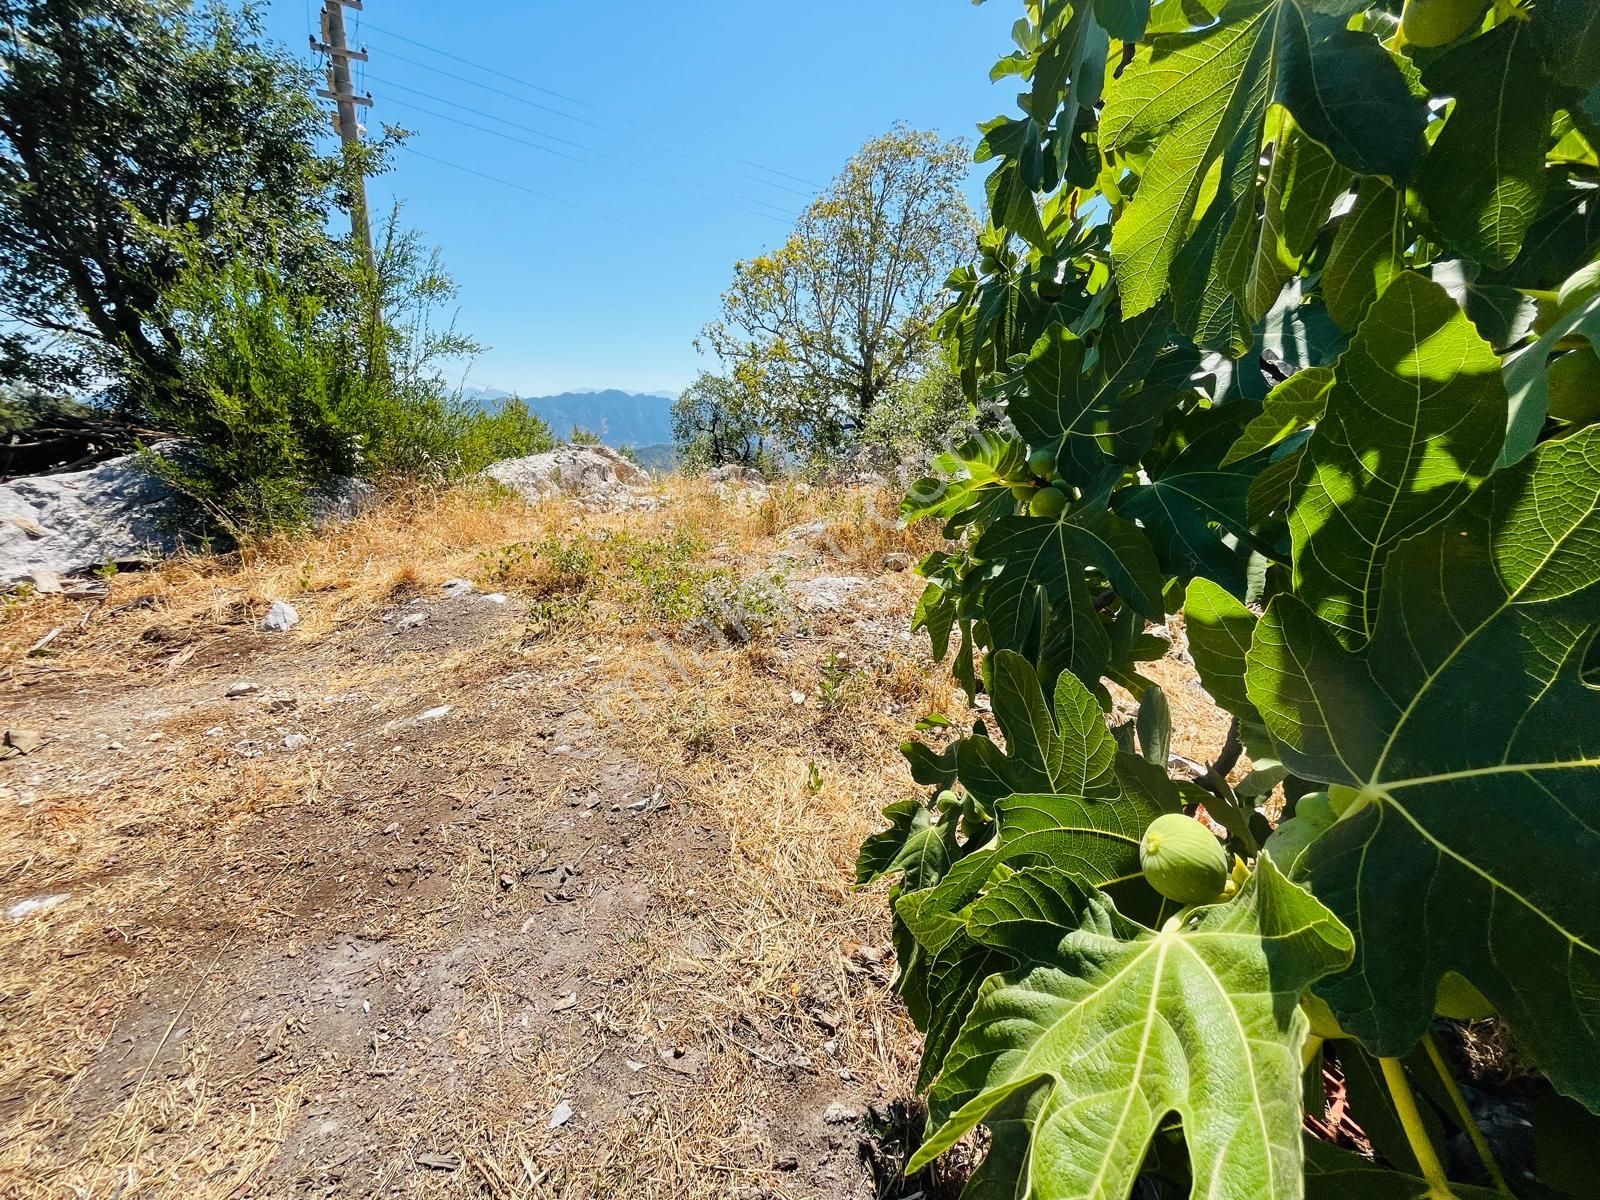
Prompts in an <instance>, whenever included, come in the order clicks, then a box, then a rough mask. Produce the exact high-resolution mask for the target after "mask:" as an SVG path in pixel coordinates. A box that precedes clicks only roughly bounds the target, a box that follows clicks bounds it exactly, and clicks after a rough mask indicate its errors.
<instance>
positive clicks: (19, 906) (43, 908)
mask: <svg viewBox="0 0 1600 1200" xmlns="http://www.w3.org/2000/svg"><path fill="white" fill-rule="evenodd" d="M68 899H70V897H69V896H68V895H67V893H66V892H57V893H56V894H55V895H53V896H29V897H28V898H27V899H26V900H18V901H17V902H16V903H15V904H13V905H12V906H11V907H10V908H8V909H6V916H7V917H9V918H10V919H11V920H13V921H21V920H23V919H25V918H27V917H32V916H36V915H37V914H39V913H44V912H49V911H50V910H51V909H52V908H54V907H55V906H56V905H58V904H64V903H66V901H67V900H68Z"/></svg>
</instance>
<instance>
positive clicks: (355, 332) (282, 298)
mask: <svg viewBox="0 0 1600 1200" xmlns="http://www.w3.org/2000/svg"><path fill="white" fill-rule="evenodd" d="M222 251H223V248H222V247H220V246H213V247H212V248H211V250H210V252H209V253H206V252H202V251H201V250H200V249H199V248H192V249H189V252H188V253H187V254H186V255H185V257H186V260H187V262H188V265H187V266H186V267H185V268H184V270H183V272H182V273H181V274H180V275H179V277H178V278H177V280H175V281H174V283H173V284H172V285H171V286H170V287H169V288H168V289H167V291H166V294H165V295H164V296H163V298H162V302H161V307H160V310H159V313H160V320H161V322H162V324H163V325H164V326H165V327H167V328H170V329H171V330H173V332H174V334H175V335H176V340H177V344H178V346H179V348H180V349H179V355H178V360H177V371H178V380H177V383H176V384H175V386H173V387H171V388H169V389H164V390H162V391H160V392H155V393H152V395H151V397H150V400H149V407H150V411H151V413H152V415H153V417H155V418H156V419H157V420H159V421H160V422H161V423H162V424H163V426H164V427H166V428H169V429H172V430H175V431H177V432H179V433H182V434H184V435H186V436H187V438H188V439H189V444H188V445H187V446H186V447H185V448H184V449H183V450H182V451H181V452H180V453H178V454H176V455H165V456H154V455H152V456H151V457H150V459H149V461H150V463H151V465H152V466H153V467H154V468H155V469H156V470H157V471H159V472H160V473H161V474H163V475H164V476H165V477H166V478H167V479H168V480H169V481H170V482H172V483H173V484H175V485H176V486H177V487H178V488H180V489H181V490H182V491H183V492H185V493H186V494H187V495H189V496H190V497H191V498H192V499H194V500H195V501H196V502H197V503H198V504H199V506H200V507H201V509H202V510H203V511H204V513H205V514H206V516H207V518H208V519H209V524H210V525H211V526H213V527H214V528H217V529H220V530H221V531H223V532H226V533H229V534H232V535H239V534H242V533H247V532H257V531H261V530H265V529H271V528H275V527H279V526H286V525H295V524H298V523H300V522H302V521H304V520H305V519H306V517H307V516H308V515H309V513H310V512H311V510H312V507H313V505H314V501H315V497H316V496H317V495H318V494H328V493H331V492H334V491H337V490H338V489H339V488H341V487H342V486H344V481H345V480H347V479H348V478H350V477H362V478H375V479H384V478H391V477H405V478H409V479H422V480H430V481H434V482H442V481H445V480H449V479H454V478H458V477H460V476H462V475H464V474H468V473H471V472H474V471H478V470H481V469H482V468H484V467H486V466H488V465H489V464H490V463H492V462H494V461H496V460H498V459H501V458H514V457H519V456H522V455H526V454H533V453H537V452H539V451H542V450H547V449H549V448H550V446H551V445H552V444H553V442H552V438H551V434H550V429H549V427H548V426H547V425H546V424H545V423H544V422H543V421H541V420H540V419H539V418H538V417H537V416H535V415H534V414H533V413H531V412H530V411H529V410H528V408H527V406H526V405H525V404H523V403H522V402H521V401H520V400H512V401H510V402H508V403H506V404H505V405H502V406H501V407H500V408H498V409H497V410H495V411H494V412H484V411H482V410H480V409H478V408H476V407H474V406H471V405H468V404H465V403H463V402H462V401H461V399H460V398H459V396H457V395H455V394H453V393H452V391H451V389H450V387H449V386H448V384H447V383H446V381H445V378H444V374H443V372H444V368H445V366H446V365H447V364H449V363H452V362H459V361H461V360H463V359H466V358H470V357H471V356H473V355H474V354H476V353H478V352H479V350H480V349H481V348H480V347H479V346H478V344H477V343H476V342H474V341H473V340H472V339H471V338H469V337H466V336H465V335H463V334H462V333H460V332H459V331H458V330H456V329H455V327H454V325H453V324H451V323H450V321H449V320H448V319H444V318H443V317H442V314H443V313H444V312H445V311H446V306H447V305H448V304H449V303H450V302H451V301H452V300H453V299H454V297H455V295H456V290H455V284H454V283H453V282H452V280H451V279H450V277H449V275H448V274H446V273H445V271H444V269H443V268H442V266H441V265H440V262H439V256H438V253H437V251H430V250H428V249H426V248H425V247H424V246H423V244H422V242H421V240H420V239H419V237H418V236H417V234H416V233H415V232H413V231H410V230H406V229H404V228H402V227H401V226H400V223H399V214H398V212H397V211H396V212H394V213H391V214H390V217H389V219H388V221H387V223H386V225H385V227H384V229H383V230H382V231H381V233H380V237H379V241H378V253H377V270H376V272H373V271H371V270H369V269H368V268H367V265H366V262H365V255H364V254H363V253H361V252H359V251H357V250H355V249H354V248H349V252H346V253H341V254H335V255H333V256H331V257H330V258H327V259H325V260H324V263H323V268H324V270H325V271H329V272H333V279H332V282H330V283H329V284H328V285H327V286H323V287H319V288H316V289H309V288H307V287H306V286H305V283H304V280H303V279H301V278H299V277H297V275H296V274H295V273H294V272H293V271H292V270H291V269H290V268H288V267H287V266H286V265H284V264H282V263H280V262H278V261H277V260H275V259H274V258H273V257H272V256H271V254H270V251H268V252H265V253H263V252H261V251H255V252H252V253H243V252H240V253H236V254H234V255H232V256H228V255H225V254H224V253H222Z"/></svg>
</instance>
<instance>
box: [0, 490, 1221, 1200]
mask: <svg viewBox="0 0 1600 1200" xmlns="http://www.w3.org/2000/svg"><path fill="white" fill-rule="evenodd" d="M660 499H661V504H660V506H659V508H658V509H654V510H651V511H648V512H630V513H625V514H617V515H606V514H594V513H585V512H582V511H578V510H576V509H571V508H568V507H565V506H562V505H560V504H546V505H541V506H538V507H536V508H533V509H526V508H523V507H521V506H515V505H512V506H508V505H506V504H504V503H503V501H501V500H500V499H497V498H494V497H490V498H488V499H486V498H484V497H482V496H479V495H476V494H473V493H449V494H445V495H444V496H442V497H431V498H430V497H424V498H420V499H413V500H411V501H408V502H400V501H396V502H394V503H391V504H390V505H388V506H386V507H384V508H382V509H380V510H378V511H377V512H375V513H373V514H371V515H369V516H368V517H364V518H362V519H361V520H359V521H357V522H354V523H352V524H350V525H348V526H343V527H340V528H338V529H337V530H335V531H333V532H330V533H328V534H326V535H324V536H321V537H319V538H316V539H310V540H305V541H298V542H292V543H285V544H283V545H281V546H274V547H268V548H267V549H266V550H265V551H263V552H262V553H261V554H259V555H257V556H254V557H252V558H251V559H250V560H248V561H245V562H236V561H234V562H230V561H224V560H195V561H190V562H179V563H175V564H172V565H171V566H170V567H167V568H163V569H162V570H160V571H157V572H151V573H149V574H146V575H140V576H127V577H122V578H119V579H117V580H115V581H113V585H112V588H111V595H110V596H109V597H107V599H106V600H105V602H104V603H103V604H100V605H98V606H92V607H86V606H85V605H84V604H83V603H82V602H77V601H71V600H65V599H60V598H52V597H38V598H33V599H31V600H26V601H24V602H23V603H20V604H13V605H11V606H9V607H7V608H5V609H0V664H3V665H0V703H3V717H4V722H3V723H4V725H5V727H6V728H7V729H26V730H32V731H36V732H38V733H40V734H42V735H43V737H44V745H43V746H42V747H41V748H40V749H38V750H36V751H35V752H34V753H31V754H29V755H27V756H26V757H18V758H11V759H9V760H6V761H0V1196H4V1197H6V1198H7V1200H10V1198H11V1197H17V1198H19V1200H38V1198H44V1197H50V1198H52V1200H54V1198H56V1197H62V1198H67V1197H71V1198H74V1200H81V1198H83V1197H93V1198H95V1200H100V1198H101V1197H119V1198H120V1197H134V1196H137V1197H182V1198H183V1200H210V1198H222V1197H229V1198H232V1197H244V1196H250V1197H285V1198H289V1197H293V1198H297V1200H298V1198H302V1197H321V1196H343V1197H360V1198H368V1197H388V1196H404V1197H427V1198H433V1197H490V1198H493V1200H504V1198H507V1197H518V1198H520V1197H527V1198H530V1200H546V1198H552V1200H557V1198H559V1200H565V1198H568V1197H570V1198H573V1200H579V1198H582V1200H588V1198H596V1200H598V1198H600V1197H606V1198H609V1197H612V1196H627V1197H629V1198H630V1200H655V1198H661V1200H668V1198H670V1200H698V1198H701V1197H705V1198H710V1197H718V1198H726V1197H736V1198H740V1200H764V1198H769V1197H770V1198H772V1200H822V1198H828V1200H855V1198H866V1197H891V1196H897V1195H905V1196H910V1195H919V1194H920V1195H927V1196H930V1197H938V1196H941V1195H945V1194H951V1195H953V1194H954V1191H955V1190H959V1189H958V1188H952V1187H950V1186H947V1184H948V1181H941V1180H938V1179H933V1180H930V1179H927V1178H923V1179H919V1180H917V1181H915V1183H913V1184H906V1183H905V1182H904V1181H902V1180H899V1179H898V1178H897V1176H896V1170H897V1168H896V1165H895V1164H896V1162H897V1161H903V1160H898V1159H897V1157H896V1156H897V1153H903V1152H904V1150H905V1144H906V1143H907V1141H909V1140H910V1136H911V1132H910V1128H909V1127H910V1126H911V1125H912V1124H913V1123H915V1121H916V1117H915V1107H914V1104H912V1103H911V1102H910V1099H909V1098H910V1097H911V1094H912V1079H913V1076H914V1064H915V1054H916V1046H917V1041H916V1037H915V1033H914V1031H913V1030H912V1029H911V1027H910V1025H909V1022H908V1021H907V1019H906V1017H905V1014H904V1011H903V1008H902V1007H901V1006H900V1005H899V1003H898V1001H897V1000H896V998H895V997H894V995H893V992H892V987H891V980H892V977H893V971H894V963H893V955H892V951H891V950H890V948H889V947H888V945H887V938H888V929H887V921H886V919H885V914H884V907H883V896H882V895H881V894H879V893H877V892H865V893H861V892H856V891H855V890H854V889H853V888H852V886H851V882H850V880H851V864H852V862H853V859H854V855H855V852H856V848H857V847H858V846H859V845H860V842H861V839H862V838H863V837H864V836H865V834H866V833H868V832H869V831H871V830H873V829H875V828H877V827H878V825H879V817H878V813H879V811H880V810H881V809H882V807H883V806H884V805H885V804H887V803H889V802H891V801H893V800H896V799H900V798H903V796H904V795H905V794H907V791H908V789H910V788H911V787H912V784H911V781H910V779H909V775H908V772H907V771H906V769H905V765H904V763H903V761H902V759H901V758H900V756H899V754H898V752H897V746H898V743H899V742H900V740H901V739H902V738H903V737H904V736H905V733H906V731H907V730H908V729H909V728H910V727H911V726H912V725H913V723H914V722H915V721H916V720H917V718H919V717H921V716H924V715H926V714H927V713H930V712H935V711H944V712H948V713H950V714H951V715H953V716H960V715H961V711H962V710H961V702H960V701H959V700H958V699H956V698H955V697H954V696H953V695H952V691H951V685H950V683H949V679H948V675H947V673H946V669H945V668H943V667H941V666H938V665H936V664H934V663H932V662H931V661H930V660H929V656H928V653H927V649H926V641H925V639H912V638H911V637H910V635H909V633H908V629H909V624H910V614H911V611H912V609H913V607H914V605H915V603H916V598H917V596H918V593H919V591H920V582H921V581H920V580H918V579H917V578H916V577H915V576H913V575H911V574H909V573H908V572H906V571H905V570H904V567H905V565H906V563H907V562H908V561H909V554H908V552H914V551H916V550H918V549H919V547H918V546H917V545H916V544H915V543H914V542H913V541H912V540H911V539H909V538H907V537H906V535H904V534H901V533H899V532H896V531H895V530H894V528H893V523H892V520H887V519H885V518H884V517H883V516H882V514H881V513H878V514H876V515H875V513H874V510H873V505H878V506H880V508H882V507H883V506H892V503H893V502H892V499H889V498H886V497H884V496H883V495H882V494H876V495H874V494H870V493H869V494H861V493H856V492H843V493H825V492H821V491H818V492H813V493H809V494H807V493H803V492H802V491H800V490H799V489H790V490H788V491H786V492H784V493H782V494H780V493H778V492H777V491H776V490H774V493H773V494H772V495H771V496H768V497H767V498H765V499H764V500H761V501H760V502H759V503H752V502H751V501H750V498H749V497H747V496H742V495H739V494H728V493H727V492H726V490H724V489H716V490H713V489H708V488H704V487H696V486H694V485H690V484H681V485H675V487H674V489H673V490H671V491H665V490H664V491H663V494H662V496H661V498H660ZM819 530H821V531H823V532H824V534H825V536H818V532H817V531H819ZM462 575H467V576H473V577H475V578H476V579H477V580H478V582H479V588H478V589H477V590H475V591H472V592H469V593H467V594H463V595H455V596H452V595H450V594H449V591H448V589H446V588H444V587H443V586H442V585H443V584H444V582H445V581H446V580H448V579H450V578H451V577H452V576H462ZM491 588H493V589H496V590H503V591H505V592H507V593H509V595H508V596H504V597H500V598H499V599H500V600H501V601H503V602H497V601H496V600H495V599H491V598H490V597H487V596H485V595H484V594H483V593H484V592H485V591H487V590H489V589H491ZM778 593H782V594H783V595H786V596H787V597H788V599H787V600H784V601H782V602H781V603H776V602H774V601H773V596H774V595H776V594H778ZM730 595H731V596H734V597H736V598H739V603H740V604H742V605H743V606H744V609H745V611H746V614H747V615H748V616H749V617H750V621H751V632H752V636H751V638H750V640H748V641H735V642H732V643H729V642H724V641H719V640H717V639H716V638H710V639H709V640H708V639H707V637H706V636H704V635H705V630H704V629H703V628H701V626H703V625H704V620H703V617H704V616H705V614H706V613H707V612H712V613H720V612H722V611H723V608H721V607H719V606H721V605H723V604H724V602H725V601H726V600H727V598H728V597H729V596H730ZM280 596H289V597H291V598H293V600H294V601H295V603H296V604H297V606H298V607H299V608H300V611H301V613H302V615H303V616H304V618H305V620H304V622H303V624H302V625H301V626H299V627H297V628H295V629H293V630H291V631H290V632H288V633H284V634H268V633H264V632H262V631H261V630H260V628H259V622H260V617H261V614H262V613H263V612H264V611H265V610H266V607H267V604H268V602H269V601H270V600H271V599H273V598H276V597H280ZM708 597H709V598H711V599H712V600H714V601H715V604H713V605H712V607H711V608H709V609H708V608H707V607H706V601H707V598H708ZM719 619H720V618H719ZM52 628H56V629H59V630H61V632H60V633H59V635H57V636H55V637H54V638H53V639H52V640H51V641H50V642H49V652H48V654H47V655H46V656H44V657H40V656H38V655H37V654H32V655H30V653H29V648H30V647H32V646H33V645H35V643H36V642H37V641H38V639H39V638H40V637H42V636H43V635H44V634H46V633H47V632H48V631H49V630H50V629H52ZM697 630H698V632H697ZM1152 670H1153V671H1154V672H1156V673H1157V675H1158V677H1161V678H1162V679H1163V682H1165V683H1167V684H1168V691H1169V697H1170V699H1171V700H1172V702H1173V705H1174V708H1175V710H1180V711H1182V710H1184V709H1185V708H1186V706H1190V705H1195V704H1197V703H1199V702H1201V701H1203V696H1199V695H1198V693H1197V691H1196V689H1197V685H1196V684H1195V682H1194V680H1193V676H1192V672H1188V671H1187V670H1186V669H1183V668H1181V664H1176V663H1173V662H1170V661H1169V662H1167V663H1161V664H1153V665H1152ZM1161 672H1166V675H1162V674H1161ZM1168 675H1170V678H1167V676H1168ZM246 685H248V686H246ZM230 691H232V692H237V693H239V694H237V695H234V696H231V697H230V695H229V693H230ZM1197 697H1198V698H1197ZM1213 715H1214V713H1213ZM1179 728H1180V729H1182V730H1184V731H1185V733H1184V736H1185V737H1187V736H1189V734H1190V733H1191V732H1193V731H1196V730H1198V731H1200V739H1199V740H1198V741H1196V742H1195V744H1194V745H1192V746H1190V745H1188V744H1185V743H1183V740H1182V738H1180V744H1179V745H1178V746H1177V749H1179V750H1180V751H1182V752H1184V753H1189V754H1193V755H1197V756H1200V755H1204V754H1206V753H1207V751H1208V750H1211V749H1214V744H1213V743H1214V741H1215V740H1216V737H1220V734H1216V731H1214V730H1213V731H1211V733H1212V734H1215V737H1213V738H1212V740H1211V741H1207V740H1206V739H1207V737H1208V736H1209V735H1208V734H1207V733H1206V725H1205V722H1204V721H1197V720H1196V721H1191V720H1189V719H1188V718H1187V715H1186V717H1185V720H1184V721H1182V722H1181V723H1180V726H1179ZM941 1169H942V1168H941Z"/></svg>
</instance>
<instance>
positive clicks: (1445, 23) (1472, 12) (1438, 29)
mask: <svg viewBox="0 0 1600 1200" xmlns="http://www.w3.org/2000/svg"><path fill="white" fill-rule="evenodd" d="M1488 7H1489V0H1406V7H1405V12H1403V13H1402V14H1401V16H1400V33H1401V36H1403V37H1404V38H1405V40H1406V41H1408V42H1410V43H1411V44H1412V45H1413V46H1421V47H1422V48H1423V49H1428V48H1430V47H1433V46H1448V45H1449V44H1450V43H1451V42H1453V41H1455V40H1456V39H1457V38H1458V37H1460V36H1461V35H1462V34H1464V33H1466V32H1467V31H1468V30H1470V29H1472V28H1473V27H1474V26H1476V25H1477V24H1478V22H1480V21H1482V20H1483V13H1484V10H1485V9H1487V8H1488Z"/></svg>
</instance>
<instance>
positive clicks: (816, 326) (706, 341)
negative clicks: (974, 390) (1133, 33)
mask: <svg viewBox="0 0 1600 1200" xmlns="http://www.w3.org/2000/svg"><path fill="white" fill-rule="evenodd" d="M967 169H968V166H967V151H966V148H965V147H964V146H963V145H962V144H961V143H960V142H948V141H943V140H941V139H940V138H939V136H938V135H937V134H934V133H929V132H924V131H920V130H914V129H907V128H904V127H900V126H897V127H895V128H894V129H892V130H890V131H889V132H888V133H886V134H884V135H883V136H881V137H877V138H874V139H873V140H871V141H870V142H868V143H867V144H866V145H865V146H863V147H862V148H861V150H860V152H859V153H857V154H856V155H855V157H853V158H852V159H850V161H849V162H848V163H846V164H845V167H844V170H843V171H842V172H840V174H839V176H838V178H836V179H835V180H834V181H833V183H832V184H830V185H829V187H828V188H827V190H826V191H824V192H823V193H822V195H820V196H819V197H817V199H816V200H815V201H813V202H812V204H811V205H810V207H808V208H807V209H806V211H805V212H804V213H803V214H802V215H801V217H800V220H799V223H798V224H797V225H796V226H795V229H794V231H793V232H792V233H791V234H790V235H789V238H788V240H787V241H785V242H784V244H783V245H782V246H781V247H779V248H778V249H777V250H775V251H773V252H772V253H770V254H762V255H758V256H757V257H755V258H751V259H746V260H743V261H741V262H739V263H737V264H736V265H735V267H734V278H733V284H732V286H730V287H729V289H728V290H727V292H726V293H724V295H723V297H722V313H721V317H720V319H719V320H717V321H715V322H713V323H712V324H711V325H709V326H707V328H706V330H705V332H704V334H703V338H702V346H708V347H709V348H710V349H711V350H712V351H713V352H715V354H716V355H717V356H718V357H719V358H720V359H721V360H722V361H723V363H724V364H725V365H726V366H727V367H728V368H729V370H730V371H731V372H732V374H733V375H734V377H735V378H736V379H738V380H739V381H740V382H741V383H742V384H743V385H744V386H745V387H746V388H747V389H748V390H749V391H750V392H751V393H753V394H755V395H758V396H760V397H761V399H762V403H763V406H764V407H765V408H766V409H767V411H768V415H769V418H770V421H771V424H772V426H773V427H774V429H775V431H776V432H777V434H778V436H779V437H780V438H781V439H782V440H783V441H784V442H786V443H788V444H789V445H790V446H793V447H796V448H801V449H805V450H809V451H811V452H813V453H827V452H830V451H835V450H837V449H839V448H841V447H843V446H846V445H848V444H849V443H850V442H852V441H853V440H854V439H855V438H856V437H857V436H858V435H859V434H860V432H861V430H862V428H863V427H864V426H865V424H866V422H867V420H868V418H869V417H870V416H871V413H872V410H873V408H874V407H875V406H876V405H877V404H878V403H879V401H880V400H882V398H883V397H884V396H885V395H886V394H888V393H890V392H891V391H893V390H894V389H895V388H896V387H898V386H899V385H901V384H902V383H904V382H906V381H907V380H908V379H911V378H914V377H915V376H916V375H917V374H918V372H919V369H920V367H921V366H922V364H923V363H924V362H925V361H926V358H927V355H928V350H929V347H930V345H931V342H932V339H931V334H932V329H933V325H934V322H935V321H936V320H937V318H938V316H939V312H940V309H941V308H942V306H943V289H944V283H945V280H946V278H947V277H948V275H949V274H950V271H951V269H952V268H953V267H955V266H956V265H957V264H958V263H960V262H962V261H964V260H965V259H966V258H967V257H968V256H969V255H970V253H971V251H972V249H973V245H974V241H975V236H976V223H975V220H974V218H973V215H972V212H971V210H970V209H969V207H968V205H967V202H966V199H965V197H964V196H963V194H962V184H963V182H964V180H965V179H966V175H967Z"/></svg>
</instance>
